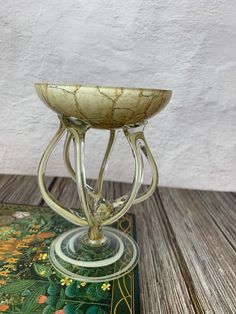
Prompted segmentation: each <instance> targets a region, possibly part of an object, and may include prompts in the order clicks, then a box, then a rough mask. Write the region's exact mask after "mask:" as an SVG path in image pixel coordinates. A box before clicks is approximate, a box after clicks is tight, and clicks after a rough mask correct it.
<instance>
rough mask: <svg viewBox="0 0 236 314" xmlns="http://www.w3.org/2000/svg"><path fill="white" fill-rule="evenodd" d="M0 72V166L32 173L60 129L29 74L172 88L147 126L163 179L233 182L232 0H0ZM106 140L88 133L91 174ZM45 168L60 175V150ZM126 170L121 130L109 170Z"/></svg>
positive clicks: (128, 159)
mask: <svg viewBox="0 0 236 314" xmlns="http://www.w3.org/2000/svg"><path fill="white" fill-rule="evenodd" d="M0 71H1V72H0V73H1V75H0V107H1V110H0V115H1V120H0V121H1V126H0V129H1V130H0V131H1V133H0V172H1V173H23V174H36V170H37V165H38V162H39V159H40V156H41V155H42V152H43V150H44V148H45V146H46V144H47V143H48V142H49V139H50V138H51V136H52V135H53V133H54V132H55V130H56V128H57V117H56V115H55V114H54V113H53V112H51V111H49V110H48V108H46V107H45V106H44V105H43V104H42V103H40V100H39V99H38V98H37V96H36V94H35V92H34V87H33V83H34V82H42V81H49V82H75V83H87V84H95V85H97V84H104V85H116V86H130V87H132V86H133V87H156V88H167V89H173V91H174V93H173V99H172V101H171V103H170V104H169V106H167V107H166V109H165V110H164V111H163V112H161V114H159V115H157V116H156V117H154V118H153V119H152V120H151V121H150V123H149V125H148V126H147V128H146V137H147V140H148V142H149V143H150V146H151V149H152V151H153V153H154V156H155V157H156V159H157V161H158V165H159V169H160V184H161V185H162V186H163V185H164V186H176V187H187V188H203V189H220V190H236V95H235V93H236V1H235V0H224V1H222V0H218V1H217V0H208V1H205V0H204V1H203V0H199V1H195V0H185V1H183V0H182V1H181V0H180V1H168V0H160V1H156V0H155V1H154V0H147V1H144V0H142V1H140V0H129V1H127V0H119V1H115V0H114V1H101V0H100V1H98V0H93V1H87V0H86V1H85V0H84V1H82V0H79V1H78V0H77V1H73V0H67V1H56V0H50V1H48V0H41V1H26V0H21V1H13V0H8V1H1V10H0ZM105 139H107V133H106V132H103V131H96V132H95V131H91V132H90V133H89V139H88V143H87V175H88V177H95V176H96V175H97V168H98V166H99V163H100V161H101V157H102V152H103V150H104V148H105V142H104V140H105ZM49 174H54V175H65V174H66V171H65V169H64V166H63V162H62V159H61V153H60V149H58V150H57V151H56V152H55V156H54V158H53V161H52V162H51V163H50V171H49ZM132 174H133V162H132V156H131V154H130V153H129V149H128V146H127V144H126V143H124V141H123V139H122V138H120V140H119V141H118V143H117V146H116V148H115V150H114V152H113V155H112V160H111V163H110V167H109V172H108V175H107V178H109V179H113V180H119V181H130V180H131V179H132ZM148 178H149V177H148V176H146V178H145V180H146V181H148Z"/></svg>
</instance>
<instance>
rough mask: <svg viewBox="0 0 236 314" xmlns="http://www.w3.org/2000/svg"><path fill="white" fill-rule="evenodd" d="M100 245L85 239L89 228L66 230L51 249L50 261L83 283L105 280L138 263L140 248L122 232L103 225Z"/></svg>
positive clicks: (63, 273) (53, 243) (64, 272)
mask: <svg viewBox="0 0 236 314" xmlns="http://www.w3.org/2000/svg"><path fill="white" fill-rule="evenodd" d="M103 235H104V239H103V240H102V241H101V243H100V244H99V245H96V244H94V243H91V241H89V239H88V228H86V227H80V228H75V229H72V230H70V231H67V232H65V233H63V234H62V235H60V236H59V237H58V238H56V239H55V240H54V241H53V242H52V244H51V248H50V261H51V263H52V265H53V266H54V268H55V269H56V270H57V271H58V272H60V273H61V274H62V275H63V276H65V277H69V278H72V279H74V280H78V281H85V282H105V281H110V280H114V279H117V278H119V277H122V276H124V275H126V274H127V273H129V272H130V271H131V270H132V269H133V268H134V267H135V266H136V265H137V263H138V260H139V248H138V245H137V243H136V241H135V240H134V239H132V238H131V237H129V236H128V235H126V234H125V233H123V232H121V231H119V230H117V229H114V228H111V227H103Z"/></svg>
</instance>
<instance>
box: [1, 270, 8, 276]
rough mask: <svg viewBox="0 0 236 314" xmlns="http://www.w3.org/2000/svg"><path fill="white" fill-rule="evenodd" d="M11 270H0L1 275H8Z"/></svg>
mask: <svg viewBox="0 0 236 314" xmlns="http://www.w3.org/2000/svg"><path fill="white" fill-rule="evenodd" d="M9 273H10V271H9V270H8V269H6V270H2V271H0V276H3V277H7V276H8V275H9Z"/></svg>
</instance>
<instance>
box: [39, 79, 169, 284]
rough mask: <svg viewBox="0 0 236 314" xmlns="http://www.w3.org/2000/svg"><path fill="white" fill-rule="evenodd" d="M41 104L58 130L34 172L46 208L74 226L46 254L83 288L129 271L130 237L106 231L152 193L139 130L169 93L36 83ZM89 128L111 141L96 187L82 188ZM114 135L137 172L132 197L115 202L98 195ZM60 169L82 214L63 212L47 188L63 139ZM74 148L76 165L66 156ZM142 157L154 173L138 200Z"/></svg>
mask: <svg viewBox="0 0 236 314" xmlns="http://www.w3.org/2000/svg"><path fill="white" fill-rule="evenodd" d="M35 88H36V91H37V94H38V96H39V97H40V99H41V100H42V101H43V102H44V103H45V104H46V105H47V106H48V107H49V108H50V109H52V110H53V111H55V112H56V113H57V115H58V118H59V121H60V125H59V129H58V131H57V132H56V134H55V135H54V137H53V138H52V140H51V142H50V143H49V145H48V147H47V148H46V150H45V152H44V154H43V157H42V159H41V161H40V164H39V169H38V184H39V188H40V191H41V194H42V196H43V198H44V200H45V202H46V203H47V204H48V205H49V207H50V208H51V209H53V210H54V211H55V212H57V213H58V214H59V215H61V216H62V217H64V218H65V219H66V220H68V221H70V222H72V223H73V224H75V225H77V226H80V227H77V228H74V229H72V230H69V231H67V232H65V233H63V234H61V235H60V236H59V237H58V238H56V239H55V240H54V241H53V243H52V245H51V248H50V260H51V263H52V264H53V266H54V267H55V268H56V269H57V271H59V272H60V273H62V274H63V275H64V276H67V277H70V278H72V279H74V280H79V281H85V282H102V281H109V280H113V279H116V278H119V277H121V276H124V275H125V274H127V273H128V272H130V271H131V270H132V269H133V268H134V267H135V266H136V264H137V262H138V260H139V248H138V245H137V243H136V242H135V241H134V239H133V238H131V237H129V236H128V235H127V234H125V233H123V232H121V231H119V230H117V229H115V228H113V227H108V225H111V224H113V223H114V222H116V221H117V220H118V219H119V218H121V217H122V216H123V215H124V214H125V213H126V212H127V211H128V209H129V208H130V207H131V205H132V204H137V203H139V202H142V201H144V200H145V199H147V198H148V197H150V196H151V195H152V193H153V192H154V191H155V189H156V186H157V183H158V172H157V166H156V163H155V161H154V158H153V156H152V154H151V151H150V149H149V148H148V145H147V142H146V140H145V137H144V134H143V129H144V126H145V124H146V122H147V120H148V119H149V118H150V117H152V116H153V115H154V114H156V113H158V112H159V111H160V110H161V109H162V108H164V107H165V105H167V103H168V102H169V100H170V98H171V91H169V90H159V89H143V88H118V87H102V86H82V85H57V84H46V83H39V84H35ZM90 128H97V129H106V130H109V131H110V137H109V141H108V145H107V149H106V152H105V155H104V159H103V161H102V164H101V168H100V171H99V176H98V180H97V184H96V187H95V188H93V187H91V186H89V185H88V184H87V182H86V175H85V167H84V144H85V135H86V132H87V131H88V130H89V129H90ZM117 129H122V130H123V132H124V134H125V137H126V139H127V141H128V143H129V145H130V148H131V150H132V153H133V157H134V164H135V171H134V179H133V184H132V187H131V191H130V192H129V193H128V194H126V195H123V196H121V197H119V198H117V199H114V200H108V199H106V198H105V197H104V196H103V194H102V186H103V177H104V172H105V169H106V166H107V162H108V159H109V155H110V152H111V148H112V146H113V144H114V140H115V137H116V132H117ZM64 133H67V136H66V140H65V143H64V154H63V155H64V161H65V165H66V167H67V169H68V171H69V173H70V175H71V177H72V179H73V180H74V181H75V182H76V184H77V189H78V194H79V199H80V203H81V209H72V208H67V207H65V206H64V205H63V204H61V203H60V202H59V201H58V200H56V199H55V198H54V196H53V195H51V194H50V193H49V191H48V190H47V187H46V184H45V179H44V176H45V170H46V166H47V162H48V159H49V157H50V155H51V153H52V151H53V150H54V148H55V146H56V145H57V143H58V142H59V140H60V139H61V137H62V136H63V135H64ZM72 140H73V143H74V166H72V164H71V161H70V156H69V149H70V144H71V142H72ZM143 157H144V158H147V160H148V162H149V165H150V167H151V171H152V181H151V184H150V185H149V186H148V187H147V189H146V191H145V192H143V193H141V194H138V191H139V188H140V186H141V184H142V178H143Z"/></svg>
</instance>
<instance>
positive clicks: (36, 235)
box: [0, 204, 133, 314]
mask: <svg viewBox="0 0 236 314" xmlns="http://www.w3.org/2000/svg"><path fill="white" fill-rule="evenodd" d="M72 227H74V226H73V225H72V224H71V223H69V222H67V221H66V220H64V219H63V218H61V217H60V216H58V215H55V214H54V213H53V212H52V211H51V210H49V209H46V208H42V207H33V206H26V205H25V206H24V205H8V204H1V205H0V313H12V314H17V313H24V314H31V313H34V314H42V313H43V314H83V313H85V314H108V313H111V311H112V310H111V304H112V296H113V295H114V293H113V292H112V289H113V284H115V283H112V282H110V283H109V282H104V283H85V282H78V281H73V280H72V279H70V278H64V277H62V276H61V275H60V274H59V273H57V272H56V271H55V270H54V268H53V267H52V266H51V264H50V262H49V258H48V250H49V246H50V243H51V241H52V240H53V239H54V238H55V236H57V235H58V234H61V233H62V232H64V231H66V230H68V229H70V228H72ZM129 278H131V276H130V274H129V275H127V279H128V280H129ZM115 282H116V281H115ZM130 287H131V284H130ZM127 300H128V297H127ZM127 300H126V303H127ZM131 303H132V300H130V304H131ZM127 304H128V303H127ZM116 313H117V314H119V313H122V314H126V312H122V311H120V312H119V311H117V312H116ZM127 313H130V312H127ZM132 313H133V312H132Z"/></svg>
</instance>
